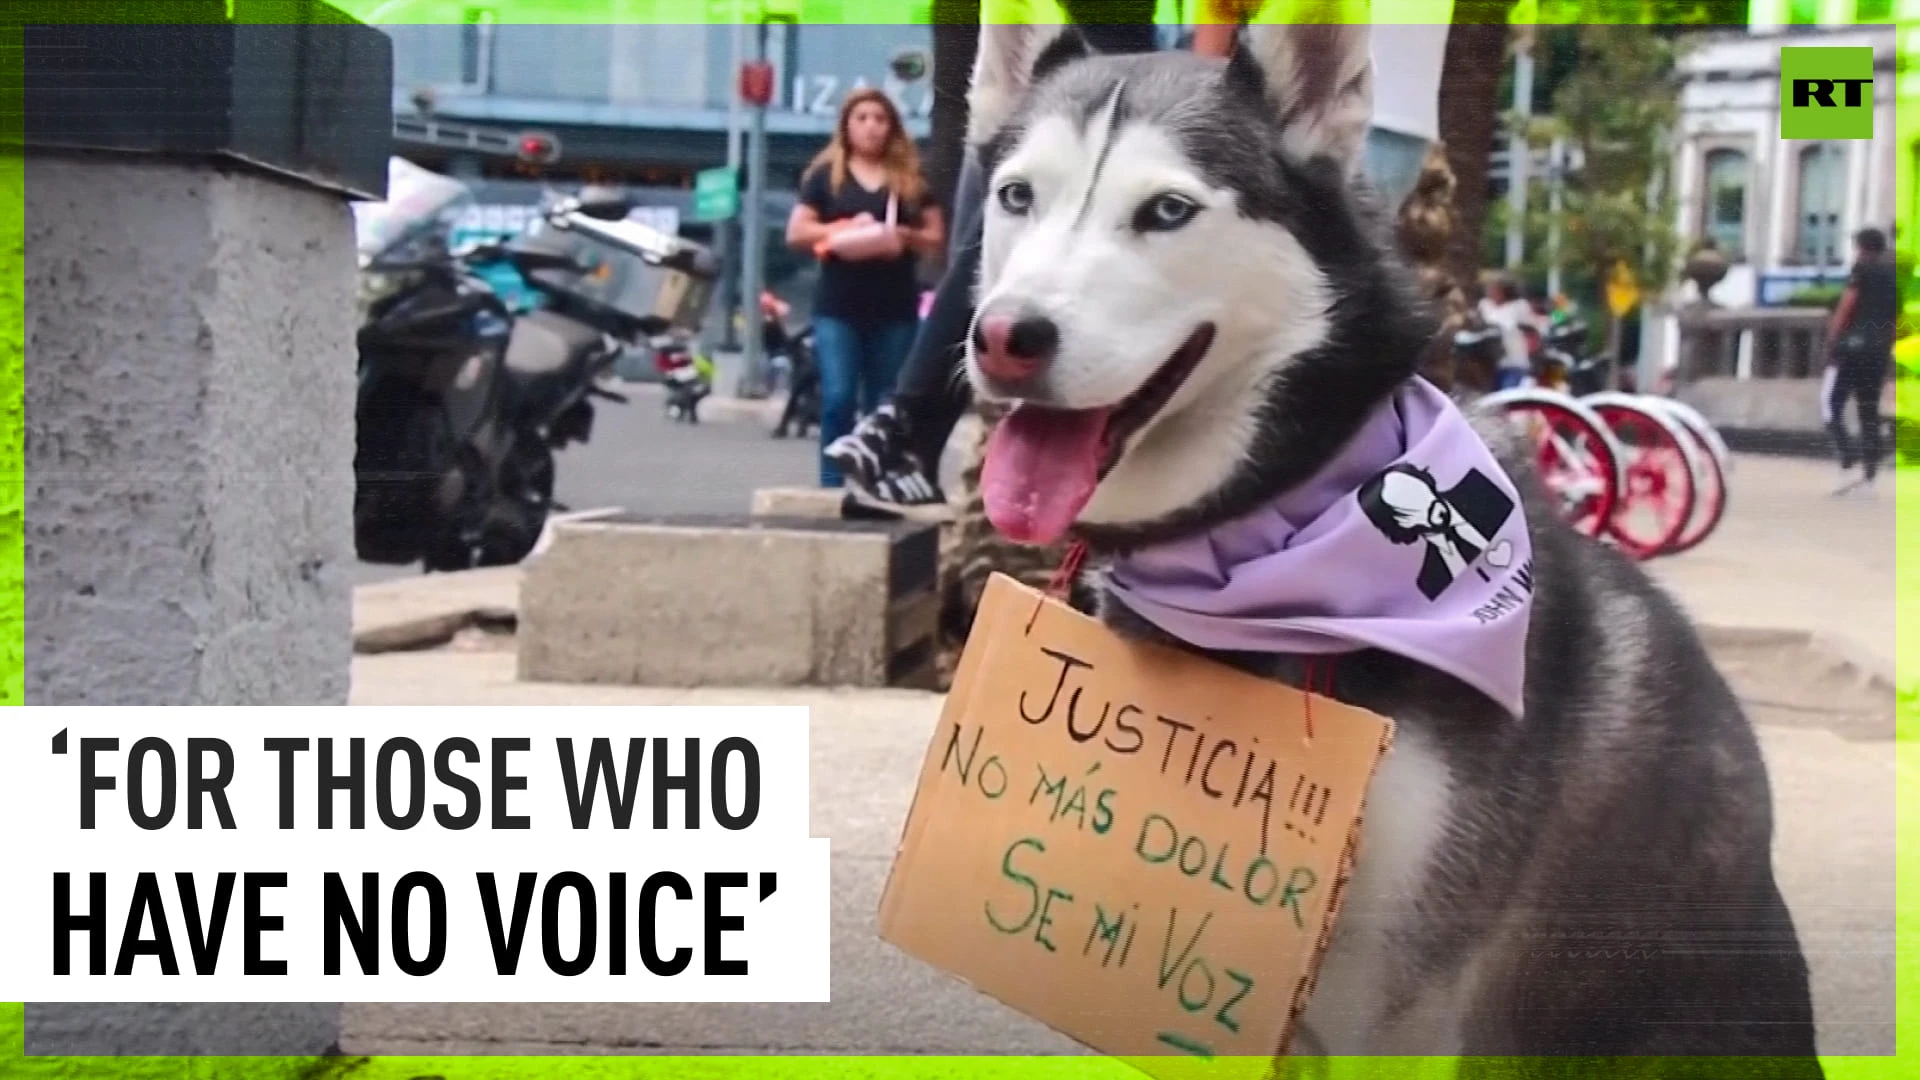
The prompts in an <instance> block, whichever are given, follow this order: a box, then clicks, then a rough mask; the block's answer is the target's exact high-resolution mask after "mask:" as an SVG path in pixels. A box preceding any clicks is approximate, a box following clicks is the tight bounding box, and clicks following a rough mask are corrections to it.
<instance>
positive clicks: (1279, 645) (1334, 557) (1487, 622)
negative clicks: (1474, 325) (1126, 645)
mask: <svg viewBox="0 0 1920 1080" xmlns="http://www.w3.org/2000/svg"><path fill="white" fill-rule="evenodd" d="M1108 579H1109V582H1108V583H1109V585H1110V586H1111V588H1112V590H1113V594H1114V597H1115V598H1116V599H1118V600H1120V601H1121V602H1122V603H1124V604H1126V605H1127V607H1129V608H1131V609H1133V610H1134V612H1136V613H1137V614H1139V615H1140V616H1141V617H1142V618H1144V619H1146V620H1148V621H1149V622H1151V623H1153V624H1154V625H1156V626H1158V627H1159V628H1160V629H1161V630H1164V631H1165V632H1167V633H1169V634H1171V635H1173V636H1174V637H1176V638H1179V639H1180V640H1182V641H1185V642H1187V643H1188V644H1190V645H1193V646H1196V647H1198V648H1202V649H1213V650H1219V651H1229V652H1270V653H1295V654H1301V653H1305V654H1327V653H1344V652H1354V651H1357V650H1359V649H1364V648H1374V649H1381V650H1383V651H1386V652H1391V653H1396V654H1398V655H1400V656H1404V657H1406V658H1408V659H1410V660H1414V661H1417V662H1419V663H1422V664H1425V665H1427V666H1429V667H1432V668H1435V669H1437V670H1440V671H1444V672H1446V673H1447V674H1449V675H1452V676H1454V677H1455V678H1457V679H1460V680H1461V681H1463V682H1465V683H1466V684H1467V685H1469V686H1472V687H1474V688H1475V689H1477V690H1479V691H1481V692H1482V693H1484V694H1486V695H1487V696H1488V697H1490V698H1492V699H1493V700H1494V701H1496V702H1498V703H1499V704H1500V705H1502V706H1504V707H1505V708H1506V709H1507V711H1508V712H1510V713H1512V714H1513V715H1514V716H1515V717H1518V716H1520V715H1521V712H1522V700H1523V691H1522V687H1523V685H1524V683H1525V675H1526V642H1527V619H1528V615H1529V612H1530V610H1531V607H1532V597H1533V547H1532V544H1531V543H1530V541H1529V539H1528V536H1527V528H1526V520H1525V516H1524V513H1523V511H1522V509H1521V506H1520V498H1519V495H1518V493H1517V492H1516V490H1515V488H1514V485H1513V481H1512V480H1511V479H1509V478H1508V477H1507V474H1506V472H1505V471H1504V470H1502V469H1501V468H1500V466H1499V464H1498V463H1496V462H1495V461H1494V459H1493V454H1492V452H1491V451H1489V450H1488V448H1487V445H1486V443H1485V442H1484V441H1482V440H1481V438H1480V436H1479V435H1478V434H1476V433H1475V432H1474V430H1473V429H1472V428H1471V427H1469V426H1468V424H1467V421H1466V418H1465V417H1463V416H1461V415H1460V411H1459V410H1458V409H1457V408H1455V407H1454V404H1453V402H1452V401H1450V400H1449V399H1448V398H1447V397H1446V396H1445V395H1444V394H1442V393H1440V391H1439V390H1437V389H1435V388H1434V387H1433V386H1432V385H1430V384H1429V383H1427V382H1426V381H1425V380H1423V379H1411V380H1409V381H1408V382H1407V383H1406V384H1405V385H1404V386H1403V387H1402V388H1401V389H1400V390H1399V392H1397V393H1396V394H1395V395H1394V396H1393V398H1392V399H1391V400H1390V401H1389V402H1388V403H1387V404H1385V405H1383V406H1382V407H1381V408H1380V409H1379V411H1377V412H1376V413H1375V414H1374V415H1373V416H1372V417H1371V418H1370V419H1369V420H1367V422H1366V423H1365V424H1364V425H1362V427H1361V428H1360V431H1359V432H1358V433H1357V434H1356V435H1355V436H1354V438H1353V441H1352V442H1350V443H1348V444H1347V446H1346V449H1344V450H1342V451H1341V453H1340V455H1339V456H1338V457H1336V458H1335V459H1334V460H1333V461H1332V462H1330V463H1329V464H1328V465H1327V466H1326V468H1324V469H1322V470H1321V471H1320V472H1319V474H1318V475H1316V476H1315V477H1314V478H1313V479H1312V480H1310V481H1308V482H1307V483H1306V484H1304V485H1302V486H1300V487H1299V488H1296V489H1294V490H1293V491H1290V492H1288V493H1286V494H1285V495H1282V496H1281V497H1279V498H1278V499H1275V500H1274V501H1273V502H1271V503H1269V504H1267V505H1266V506H1264V507H1262V508H1261V509H1259V510H1256V511H1254V512H1253V513H1251V514H1248V515H1247V516H1245V517H1243V518H1240V519H1239V520H1237V521H1232V522H1228V523H1227V524H1224V525H1219V526H1216V527H1214V528H1213V529H1211V530H1209V531H1207V532H1204V533H1201V534H1199V535H1196V536H1190V537H1187V538H1185V539H1182V540H1178V541H1175V542H1172V543H1168V544H1160V545H1157V546H1154V547H1150V548H1146V549H1143V550H1140V551H1138V552H1135V553H1133V554H1131V555H1128V556H1124V557H1122V558H1121V559H1119V560H1118V561H1117V562H1115V563H1114V565H1113V567H1112V568H1111V570H1110V572H1109V574H1108Z"/></svg>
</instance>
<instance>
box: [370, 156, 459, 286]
mask: <svg viewBox="0 0 1920 1080" xmlns="http://www.w3.org/2000/svg"><path fill="white" fill-rule="evenodd" d="M472 199H473V192H472V191H471V190H470V189H469V188H468V187H467V185H465V184H463V183H461V182H460V181H458V180H455V179H453V178H452V177H447V176H441V175H440V174H439V173H436V172H433V171H431V170H428V169H423V168H421V167H420V166H418V165H415V164H414V163H413V162H411V161H408V160H406V159H404V158H398V157H395V158H389V159H388V161H387V199H386V201H385V202H363V203H355V204H353V231H354V240H355V246H356V248H357V249H358V250H359V253H360V260H361V262H362V264H363V265H364V264H365V263H368V262H372V261H374V260H377V259H380V258H383V257H385V256H388V255H390V254H391V253H393V252H395V251H397V250H399V249H400V248H402V247H404V246H406V245H407V244H409V243H412V242H413V241H415V240H417V239H419V238H420V237H421V236H423V235H426V234H428V233H432V232H435V231H442V230H445V229H447V228H448V227H450V226H451V225H452V223H453V216H454V214H455V212H457V211H458V210H459V209H460V208H461V207H462V206H464V205H466V204H467V203H469V202H471V201H472Z"/></svg>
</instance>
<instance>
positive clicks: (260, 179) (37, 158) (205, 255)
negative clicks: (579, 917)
mask: <svg viewBox="0 0 1920 1080" xmlns="http://www.w3.org/2000/svg"><path fill="white" fill-rule="evenodd" d="M200 7H201V8H203V9H204V11H202V15H203V17H204V16H207V15H210V16H211V17H212V18H215V19H218V18H220V17H221V12H222V6H221V5H219V4H213V5H201V6H200ZM225 10H226V12H228V13H229V14H227V15H226V20H227V21H223V22H211V23H207V24H204V25H150V26H113V25H86V26H30V27H27V28H26V29H25V30H24V38H25V42H24V44H25V49H24V53H25V67H26V71H25V99H26V122H25V139H24V150H25V176H26V197H25V203H26V207H25V218H26V242H25V253H24V259H25V285H26V302H25V309H26V310H25V316H26V338H27V354H28V355H27V358H26V390H25V398H26V415H25V422H24V423H25V429H26V430H25V459H26V471H27V475H28V476H29V477H30V479H29V481H28V483H27V490H26V526H25V548H26V553H25V561H26V575H25V576H26V587H25V592H26V631H25V638H26V640H25V650H26V672H27V674H26V685H25V696H26V701H27V702H28V703H29V704H36V705H108V704H144V705H158V704H169V705H202V704H204V705H263V704H327V705H344V704H345V703H346V699H347V687H348V665H349V664H350V662H351V658H352V627H351V581H350V579H349V576H348V568H349V565H350V563H351V561H352V559H353V539H352V506H353V473H352V461H353V452H354V422H353V402H354V374H353V372H354V368H355V356H354V338H353V333H354V328H355V324H356V322H357V320H356V318H355V315H354V311H355V304H354V300H355V274H356V270H357V267H356V262H355V251H354V229H353V219H352V214H351V212H350V210H349V207H348V203H349V201H350V200H352V199H355V198H382V197H384V196H385V194H386V178H387V158H388V155H389V151H390V148H391V141H392V130H393V129H392V124H393V120H392V96H393V92H392V72H393V60H392V49H391V44H390V42H389V41H388V39H387V38H386V36H385V35H384V34H382V33H380V32H379V31H377V30H374V29H372V28H369V27H366V26H362V25H360V24H359V23H357V22H355V21H353V20H351V19H349V18H347V17H346V16H344V15H342V14H341V13H340V12H338V11H335V10H334V9H332V8H329V7H327V6H326V5H324V4H320V3H313V2H305V0H301V2H294V0H278V2H275V0H255V2H252V3H249V2H248V0H238V2H237V3H236V4H229V5H226V8H225ZM269 21H271V22H272V23H273V25H266V23H267V22H269ZM339 1019H340V1006H339V1005H338V1004H329V1003H320V1004H275V1005H248V1004H183V1005H140V1004H122V1005H80V1004H32V1003H29V1004H28V1005H27V1007H26V1052H27V1053H28V1054H29V1055H41V1054H50V1055H104V1054H143V1055H146V1054H152V1055H180V1054H196V1055H231V1054H256V1055H278V1056H285V1057H286V1058H287V1059H288V1060H287V1069H288V1071H289V1073H291V1072H292V1071H295V1070H296V1069H297V1068H298V1067H300V1066H301V1065H302V1064H303V1063H302V1062H301V1061H300V1057H301V1056H305V1057H311V1056H313V1055H317V1054H323V1053H326V1052H329V1051H330V1050H331V1049H332V1048H333V1046H334V1044H335V1042H336V1041H337V1038H338V1034H339Z"/></svg>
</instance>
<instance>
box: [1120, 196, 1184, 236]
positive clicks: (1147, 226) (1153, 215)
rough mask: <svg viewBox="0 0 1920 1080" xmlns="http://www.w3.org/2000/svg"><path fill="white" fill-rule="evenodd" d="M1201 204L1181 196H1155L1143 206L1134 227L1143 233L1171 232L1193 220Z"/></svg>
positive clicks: (1135, 215) (1135, 218)
mask: <svg viewBox="0 0 1920 1080" xmlns="http://www.w3.org/2000/svg"><path fill="white" fill-rule="evenodd" d="M1199 212H1200V204H1199V203H1196V202H1194V201H1193V200H1192V199H1189V198H1186V197H1184V196H1181V195H1155V196H1154V197H1153V198H1151V199H1148V200H1147V201H1146V202H1145V203H1143V204H1141V206H1140V210H1139V212H1138V213H1136V214H1134V216H1133V227H1134V228H1136V229H1138V230H1140V231H1141V232H1171V231H1173V230H1174V229H1177V228H1179V227H1181V226H1182V225H1185V224H1186V223H1187V222H1189V221H1192V220H1193V216H1194V215H1195V214H1198V213H1199Z"/></svg>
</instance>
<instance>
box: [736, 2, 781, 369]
mask: <svg viewBox="0 0 1920 1080" xmlns="http://www.w3.org/2000/svg"><path fill="white" fill-rule="evenodd" d="M754 37H755V43H754V62H755V64H756V65H761V66H764V65H766V64H767V19H766V17H765V15H764V14H762V15H761V17H760V18H759V19H758V20H756V25H755V26H754ZM749 81H751V80H746V79H742V83H743V87H742V89H745V86H744V84H745V83H746V82H749ZM758 89H760V90H762V92H761V93H759V94H756V95H755V98H756V99H755V100H749V101H748V102H747V104H748V105H749V106H750V107H751V109H752V112H751V113H749V114H748V128H747V200H746V206H744V207H742V208H741V215H740V248H741V250H740V255H741V258H740V312H741V314H742V316H743V318H742V319H741V321H742V322H743V323H745V324H746V335H745V337H746V340H744V341H742V342H741V345H742V346H743V349H742V351H743V353H744V354H745V355H744V358H743V365H742V366H743V370H742V371H741V373H740V388H739V394H740V396H741V397H743V398H764V397H766V396H767V372H766V362H767V358H766V355H765V350H764V349H763V348H762V345H763V344H764V342H763V340H762V337H761V334H760V292H761V290H762V289H764V288H765V287H766V280H767V266H766V262H767V227H766V202H767V104H768V98H769V97H770V94H771V91H772V89H773V87H772V80H771V79H770V78H768V79H766V80H765V82H764V85H762V86H760V87H758Z"/></svg>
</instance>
